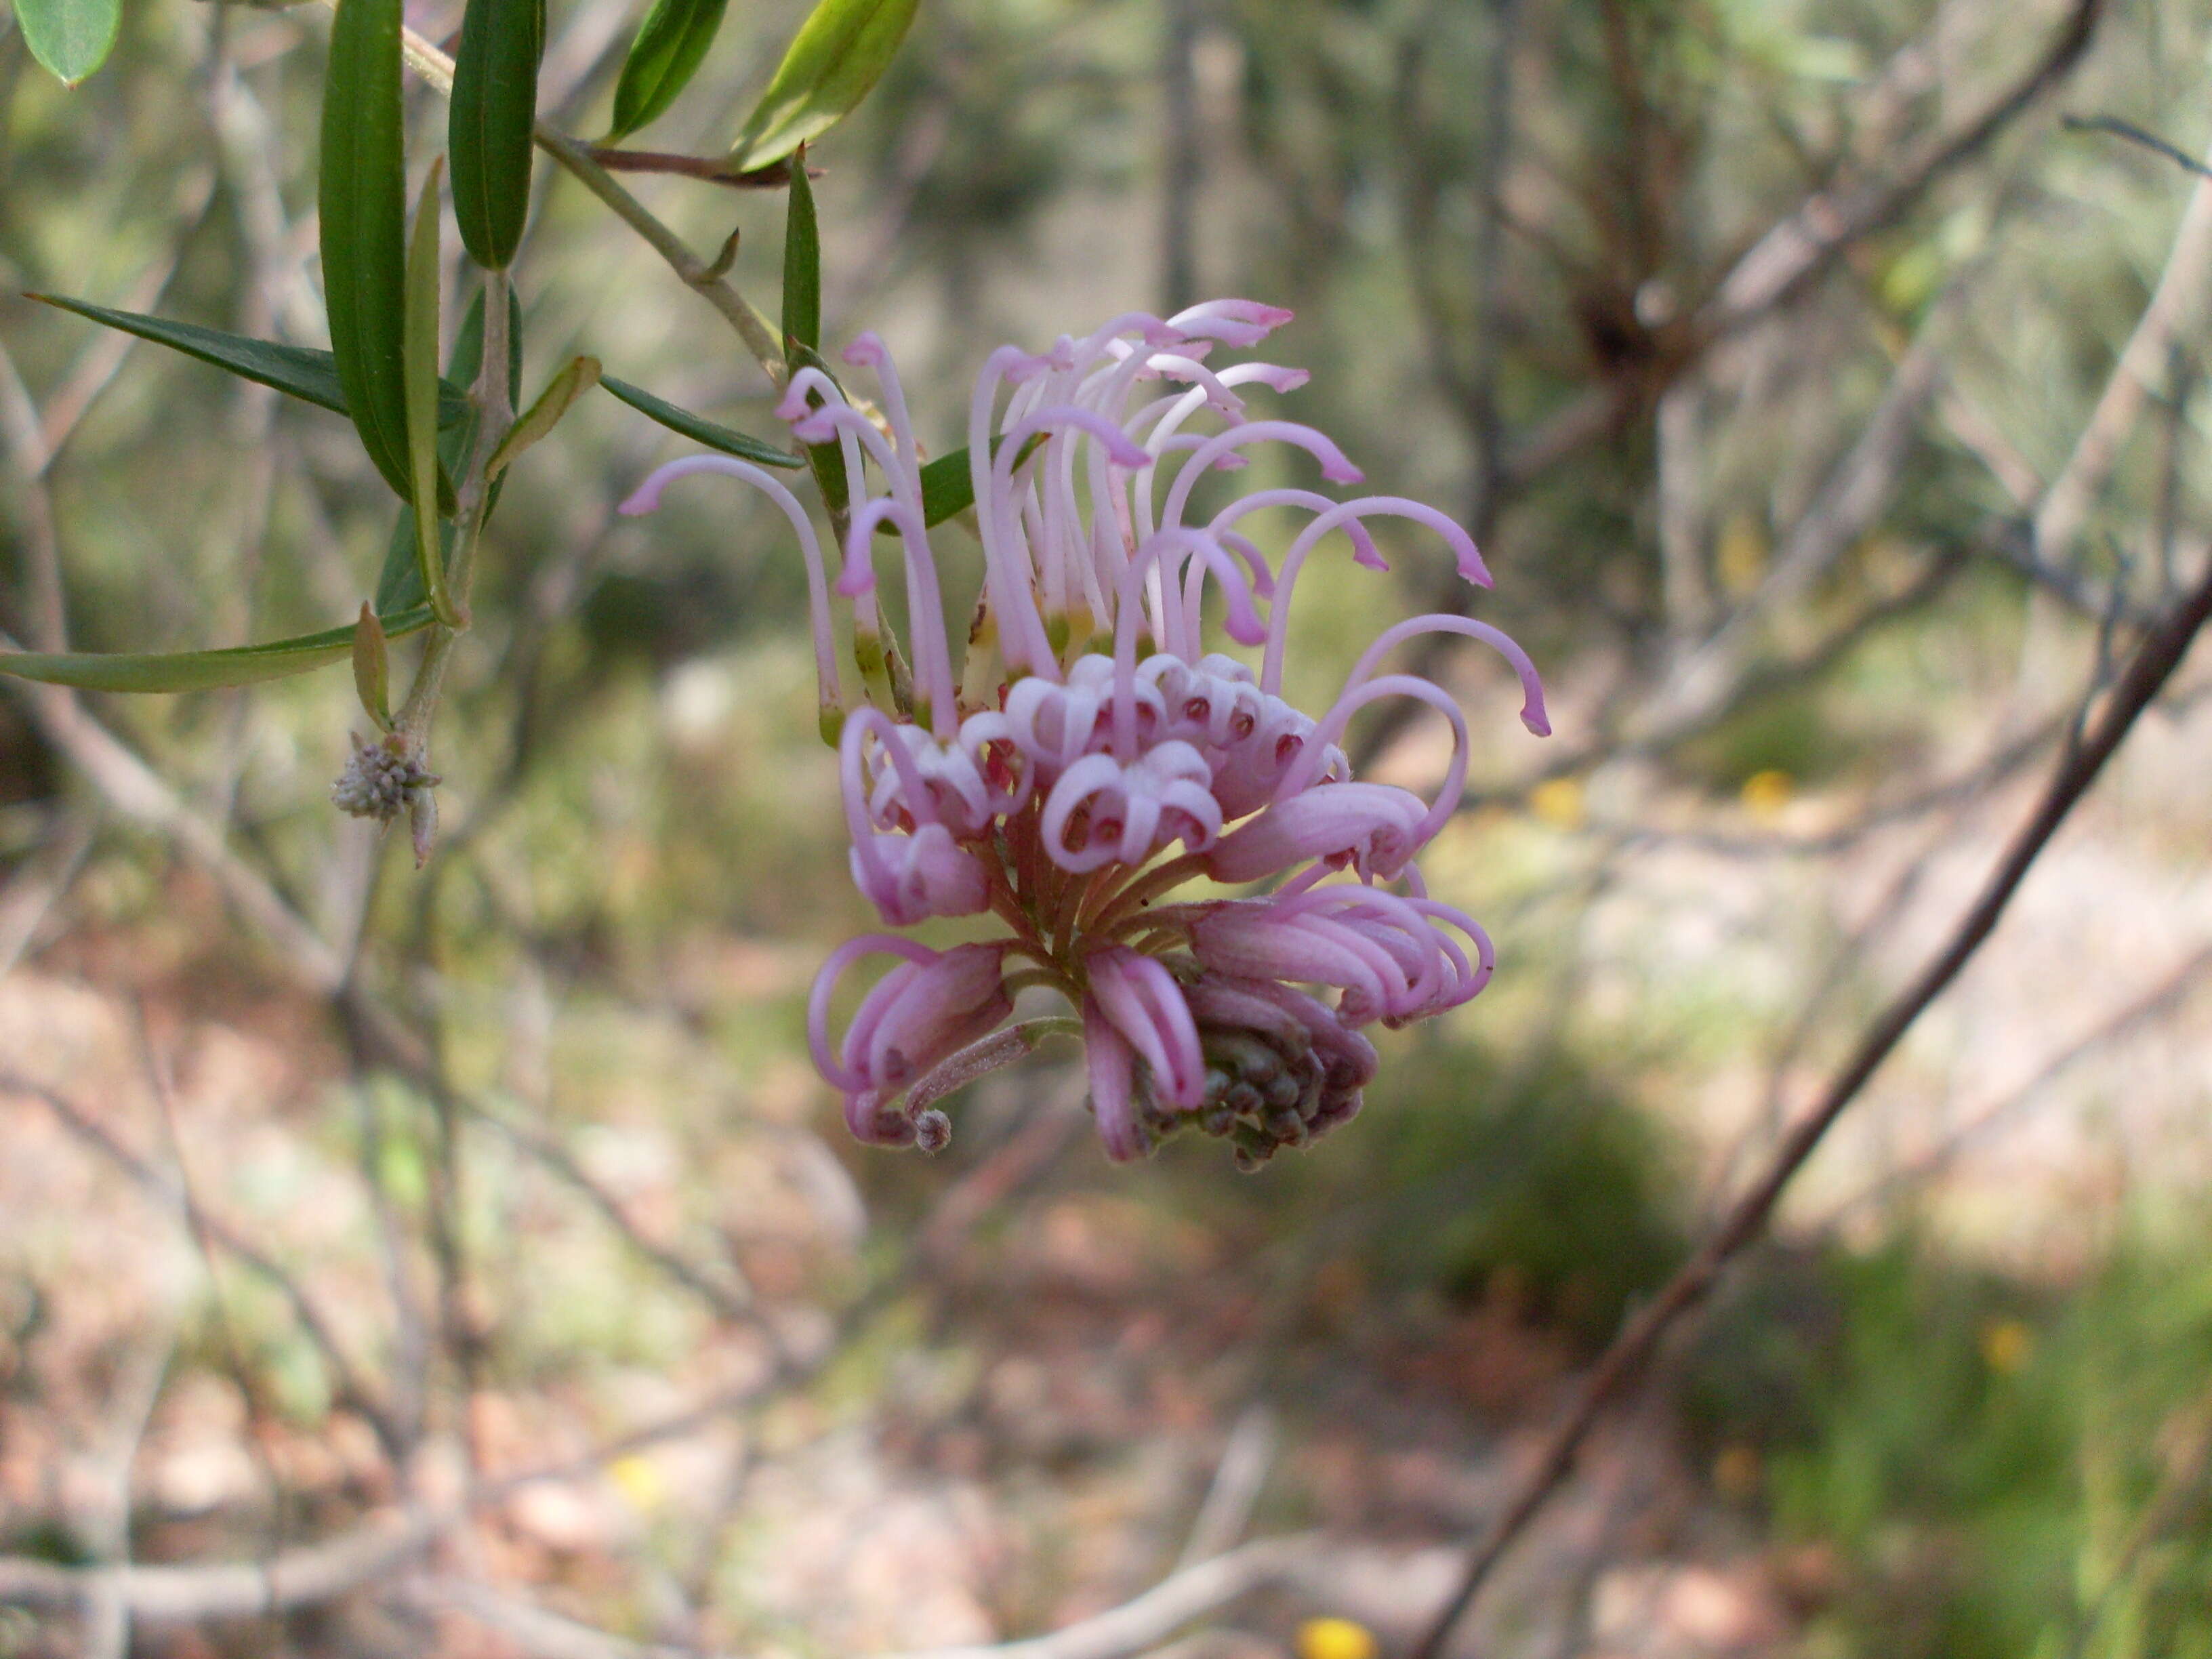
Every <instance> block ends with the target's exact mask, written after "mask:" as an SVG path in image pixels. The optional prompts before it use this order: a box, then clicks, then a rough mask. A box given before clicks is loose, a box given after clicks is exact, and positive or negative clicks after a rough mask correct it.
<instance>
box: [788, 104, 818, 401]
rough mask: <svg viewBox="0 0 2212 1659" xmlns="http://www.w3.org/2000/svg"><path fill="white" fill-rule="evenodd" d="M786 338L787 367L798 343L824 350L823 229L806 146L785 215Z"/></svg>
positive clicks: (797, 158) (802, 147) (794, 167)
mask: <svg viewBox="0 0 2212 1659" xmlns="http://www.w3.org/2000/svg"><path fill="white" fill-rule="evenodd" d="M783 341H784V347H783V349H784V356H785V361H786V364H787V366H790V363H789V359H790V354H791V348H792V346H793V343H797V344H799V345H802V346H804V347H805V348H806V349H808V350H809V351H819V350H821V349H822V232H821V228H820V226H819V225H817V223H816V222H815V218H814V186H813V185H811V184H810V183H809V182H808V181H807V178H806V146H805V145H804V144H801V145H800V146H799V151H798V154H797V155H796V156H795V157H794V158H793V161H792V164H791V197H790V201H789V204H788V205H787V208H786V210H785V212H784V217H783Z"/></svg>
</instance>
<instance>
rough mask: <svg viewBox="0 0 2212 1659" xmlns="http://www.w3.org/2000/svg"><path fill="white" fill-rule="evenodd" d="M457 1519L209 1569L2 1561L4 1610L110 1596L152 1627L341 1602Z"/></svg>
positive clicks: (363, 1530) (410, 1514)
mask: <svg viewBox="0 0 2212 1659" xmlns="http://www.w3.org/2000/svg"><path fill="white" fill-rule="evenodd" d="M460 1518H461V1512H460V1511H459V1510H442V1509H433V1508H430V1507H428V1506H427V1505H415V1506H410V1507H409V1508H406V1509H404V1510H399V1511H398V1512H397V1513H396V1514H394V1515H392V1516H386V1517H384V1518H382V1519H380V1520H376V1521H371V1522H365V1523H363V1524H362V1526H360V1527H358V1528H356V1529H354V1530H353V1531H350V1532H347V1533H343V1534H340V1535H338V1536H337V1537H336V1538H333V1539H330V1540H327V1541H325V1542H323V1543H319V1544H311V1545H307V1546H304V1547H301V1548H298V1549H290V1550H285V1551H283V1552H281V1553H278V1554H276V1555H274V1556H272V1557H270V1559H268V1560H266V1561H260V1562H247V1561H240V1562H225V1563H222V1564H221V1565H207V1566H189V1567H179V1566H160V1567H147V1566H120V1567H62V1566H56V1565H53V1564H52V1563H51V1562H46V1561H34V1560H27V1559H22V1558H20V1557H12V1556H11V1557H0V1607H6V1606H15V1607H40V1608H45V1609H47V1610H49V1611H52V1612H65V1611H67V1610H69V1609H70V1608H73V1607H81V1606H84V1605H86V1604H88V1601H90V1600H91V1599H92V1598H94V1597H109V1598H112V1599H113V1601H115V1602H117V1603H118V1604H119V1605H120V1606H121V1607H123V1608H124V1609H125V1611H126V1612H127V1613H129V1615H130V1616H131V1618H133V1619H137V1620H145V1621H146V1622H148V1623H151V1624H192V1623H197V1622H198V1621H201V1620H210V1619H252V1618H257V1617H261V1616H264V1615H266V1614H270V1613H285V1612H289V1611H290V1610H291V1609H293V1608H295V1607H313V1606H315V1605H317V1604H318V1603H320V1602H325V1601H334V1600H336V1599H337V1597H339V1596H341V1595H348V1594H349V1593H351V1592H352V1591H354V1590H357V1589H361V1588H362V1586H363V1585H364V1584H368V1583H374V1582H376V1581H377V1580H379V1579H382V1578H385V1577H389V1576H390V1575H391V1574H392V1572H394V1571H397V1570H398V1568H399V1567H400V1566H402V1565H404V1564H405V1563H406V1562H407V1561H408V1560H409V1559H411V1558H413V1557H414V1556H416V1555H418V1554H420V1553H422V1551H423V1550H424V1549H426V1548H428V1547H429V1546H430V1544H431V1543H432V1542H433V1541H435V1540H436V1539H437V1538H438V1537H439V1535H440V1534H442V1533H443V1532H445V1531H446V1530H447V1528H449V1527H451V1526H453V1524H454V1523H455V1522H457V1521H459V1519H460Z"/></svg>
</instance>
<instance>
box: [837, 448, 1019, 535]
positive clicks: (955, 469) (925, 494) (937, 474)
mask: <svg viewBox="0 0 2212 1659" xmlns="http://www.w3.org/2000/svg"><path fill="white" fill-rule="evenodd" d="M1044 437H1045V435H1044V434H1043V433H1042V432H1039V433H1036V434H1033V435H1031V436H1030V440H1029V441H1028V442H1026V443H1024V445H1023V446H1022V447H1021V453H1019V454H1018V455H1017V456H1015V458H1014V465H1016V466H1019V465H1021V464H1022V463H1023V462H1024V461H1026V460H1027V459H1029V458H1030V456H1032V455H1034V454H1035V453H1036V452H1037V448H1038V446H1040V445H1041V444H1042V443H1043V442H1044ZM991 453H992V454H993V455H994V456H995V455H997V453H999V441H998V440H997V439H996V438H994V439H992V440H991ZM973 506H975V479H974V478H973V477H970V476H969V468H968V450H967V447H966V446H965V445H963V446H962V447H960V448H958V449H956V450H954V451H953V452H952V453H951V454H950V455H939V457H938V458H937V459H935V460H933V461H926V462H924V463H923V464H922V468H921V517H922V521H923V522H924V523H925V524H930V525H940V524H943V523H944V522H945V520H947V519H949V518H951V516H952V515H953V514H954V513H965V512H966V511H967V510H968V509H969V507H973ZM896 527H897V526H895V525H893V524H891V523H890V521H889V520H885V521H884V523H882V524H880V525H878V526H876V530H877V533H878V534H879V535H889V534H890V533H892V532H894V531H895V530H896Z"/></svg>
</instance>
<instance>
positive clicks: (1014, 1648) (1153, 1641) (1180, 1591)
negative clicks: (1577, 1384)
mask: <svg viewBox="0 0 2212 1659" xmlns="http://www.w3.org/2000/svg"><path fill="white" fill-rule="evenodd" d="M1319 1554H1320V1543H1319V1541H1318V1540H1317V1539H1316V1538H1314V1537H1312V1536H1310V1535H1305V1536H1298V1537H1291V1538H1269V1539H1263V1540H1261V1541H1259V1542H1257V1543H1253V1544H1247V1545H1245V1546H1244V1547H1243V1548H1242V1549H1239V1550H1232V1551H1231V1552H1230V1553H1228V1554H1226V1555H1217V1556H1215V1557H1214V1558H1213V1559H1212V1560H1211V1561H1206V1562H1201V1563H1200V1565H1197V1566H1194V1567H1189V1568H1186V1569H1185V1570H1183V1571H1181V1572H1177V1573H1175V1574H1174V1575H1172V1576H1171V1577H1167V1578H1164V1579H1163V1580H1161V1581H1160V1582H1159V1583H1157V1584H1155V1585H1153V1586H1152V1589H1148V1590H1146V1592H1145V1593H1144V1594H1143V1595H1139V1596H1138V1597H1137V1598H1136V1599H1135V1600H1133V1601H1126V1602H1124V1603H1122V1604H1121V1606H1120V1607H1115V1608H1112V1609H1110V1610H1109V1611H1108V1612H1105V1613H1099V1614H1097V1616H1096V1617H1095V1618H1091V1619H1085V1620H1083V1621H1082V1622H1081V1623H1079V1624H1074V1625H1070V1626H1067V1628H1066V1629H1065V1630H1060V1631H1055V1632H1053V1633H1052V1634H1051V1635H1049V1636H1036V1637H1031V1638H1028V1639H1026V1640H1024V1641H1017V1642H1001V1643H997V1644H987V1645H982V1646H977V1647H965V1648H933V1649H930V1650H927V1651H924V1652H918V1653H907V1654H896V1655H892V1656H890V1659H1125V1656H1127V1655H1130V1654H1134V1653H1140V1652H1142V1651H1144V1650H1146V1649H1148V1648H1151V1647H1154V1646H1156V1645H1158V1644H1159V1643H1160V1642H1161V1641H1162V1640H1164V1638H1166V1637H1168V1636H1169V1635H1170V1634H1171V1633H1172V1632H1174V1631H1175V1630H1176V1627H1177V1626H1182V1625H1185V1624H1188V1622H1189V1621H1190V1620H1193V1619H1195V1618H1198V1617H1200V1615H1201V1614H1204V1613H1211V1612H1212V1611H1213V1609H1214V1608H1216V1607H1220V1606H1222V1605H1223V1604H1224V1603H1225V1602H1228V1601H1234V1600H1236V1599H1237V1597H1238V1596H1240V1595H1249V1594H1250V1593H1251V1592H1252V1591H1254V1590H1256V1589H1261V1588H1262V1587H1264V1586H1266V1585H1268V1584H1273V1583H1282V1582H1285V1581H1286V1580H1288V1579H1291V1578H1293V1577H1298V1576H1300V1575H1302V1574H1303V1573H1304V1572H1307V1571H1310V1570H1311V1568H1312V1567H1313V1565H1314V1563H1315V1561H1316V1559H1317V1558H1318V1557H1319ZM0 1593H4V1591H0ZM412 1599H414V1600H416V1601H420V1602H422V1603H424V1604H426V1605H428V1606H430V1607H440V1608H449V1609H451V1610H452V1611H453V1612H456V1613H466V1614H468V1615H469V1616H470V1617H471V1618H472V1619H475V1620H477V1621H478V1622H480V1623H482V1624H484V1625H487V1626H490V1627H491V1628H492V1629H494V1630H495V1631H498V1632H501V1633H502V1634H504V1635H506V1636H508V1637H510V1638H513V1640H514V1641H516V1642H517V1643H518V1644H520V1645H521V1647H522V1648H523V1650H525V1651H526V1652H527V1653H530V1654H531V1655H532V1656H534V1659H697V1653H698V1650H696V1649H693V1648H688V1647H671V1646H667V1645H665V1644H660V1643H648V1642H632V1641H629V1640H627V1639H625V1638H622V1637H619V1636H614V1635H611V1634H609V1633H608V1632H605V1631H602V1630H597V1629H594V1628H593V1627H592V1626H589V1625H586V1624H581V1623H579V1622H578V1621H577V1620H573V1619H567V1618H563V1617H562V1615H560V1614H559V1613H549V1612H547V1611H546V1610H545V1609H544V1608H543V1607H537V1606H535V1605H533V1604H532V1603H531V1602H528V1601H521V1600H520V1599H518V1598H516V1597H513V1596H510V1595H502V1594H501V1593H500V1592H499V1591H497V1590H495V1589H490V1588H489V1587H488V1586H485V1585H482V1584H471V1583H463V1582H458V1581H453V1580H444V1581H439V1582H435V1583H426V1584H421V1585H417V1586H416V1587H415V1589H414V1590H413V1592H412ZM709 1659H714V1656H709Z"/></svg>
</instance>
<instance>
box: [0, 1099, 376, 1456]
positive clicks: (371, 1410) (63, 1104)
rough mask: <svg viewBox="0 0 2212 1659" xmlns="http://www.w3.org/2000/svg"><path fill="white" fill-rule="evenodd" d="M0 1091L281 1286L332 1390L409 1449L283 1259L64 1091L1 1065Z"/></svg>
mask: <svg viewBox="0 0 2212 1659" xmlns="http://www.w3.org/2000/svg"><path fill="white" fill-rule="evenodd" d="M0 1092H4V1093H7V1094H13V1095H20V1096H21V1097H24V1098H25V1099H27V1100H37V1101H43V1102H44V1103H46V1107H47V1108H48V1109H50V1110H51V1111H52V1113H53V1114H54V1115H55V1116H56V1117H58V1118H59V1119H60V1120H61V1122H62V1126H63V1127H64V1128H66V1129H68V1130H69V1131H70V1133H72V1134H74V1135H76V1137H77V1139H80V1140H82V1141H83V1142H84V1143H85V1144H86V1145H88V1146H91V1147H92V1148H93V1149H94V1151H96V1152H100V1154H101V1155H102V1156H103V1157H105V1158H106V1159H107V1160H108V1161H109V1162H110V1163H112V1164H114V1165H115V1166H116V1167H117V1168H118V1169H119V1170H122V1171H123V1173H124V1174H125V1175H126V1176H130V1177H131V1180H132V1181H133V1182H136V1183H137V1185H138V1186H139V1187H140V1188H143V1190H144V1191H145V1192H147V1193H148V1194H150V1195H151V1196H152V1197H154V1198H155V1199H156V1200H159V1201H160V1202H161V1204H162V1205H163V1206H165V1207H167V1208H168V1209H170V1210H172V1211H173V1212H175V1213H176V1214H177V1215H178V1217H179V1219H181V1220H182V1221H183V1223H184V1224H185V1227H186V1228H187V1229H188V1230H189V1231H191V1232H192V1233H193V1234H194V1235H195V1236H196V1237H200V1238H203V1239H204V1240H206V1241H207V1242H208V1243H212V1244H215V1245H216V1246H219V1247H220V1248H221V1249H222V1250H223V1251H224V1253H225V1254H227V1255H230V1256H233V1257H234V1258H235V1259H236V1260H237V1261H239V1263H240V1265H241V1266H243V1267H246V1268H247V1269H248V1270H249V1271H250V1272H252V1273H253V1274H254V1276H255V1277H256V1278H258V1279H262V1280H263V1281H264V1282H265V1283H266V1284H268V1285H270V1287H271V1288H272V1289H274V1290H275V1291H276V1293H277V1294H278V1295H279V1296H281V1297H283V1299H284V1301H285V1304H286V1305H288V1306H289V1308H290V1309H291V1310H292V1317H293V1319H294V1320H295V1322H297V1323H298V1324H299V1327H300V1328H301V1331H302V1332H303V1333H304V1334H306V1336H307V1340H309V1341H311V1342H313V1344H314V1345H315V1347H316V1349H317V1351H318V1352H320V1353H321V1355H322V1356H323V1363H324V1364H325V1365H327V1366H328V1367H329V1368H330V1371H331V1393H332V1395H334V1396H335V1397H336V1398H337V1400H338V1401H340V1402H341V1403H343V1405H345V1406H346V1407H348V1408H349V1409H350V1410H352V1411H354V1412H356V1413H358V1414H359V1415H360V1416H361V1417H362V1419H363V1420H364V1421H366V1422H367V1423H368V1425H369V1426H370V1427H371V1428H372V1429H374V1431H376V1436H377V1438H378V1440H379V1441H380V1443H382V1445H383V1447H384V1448H385V1449H386V1452H387V1453H389V1454H391V1455H394V1456H395V1457H396V1456H397V1455H399V1454H400V1453H401V1452H402V1451H403V1450H404V1441H403V1439H402V1437H401V1436H400V1434H399V1430H398V1425H397V1424H396V1423H395V1422H394V1421H393V1420H392V1415H391V1413H390V1410H389V1408H388V1407H386V1404H385V1402H384V1401H383V1400H382V1398H381V1397H380V1395H378V1394H377V1393H376V1392H375V1391H374V1389H371V1388H370V1387H369V1385H368V1382H367V1381H366V1380H365V1379H364V1378H363V1376H362V1372H361V1370H360V1368H359V1367H358V1366H356V1364H354V1362H353V1359H352V1358H351V1357H350V1356H349V1354H348V1353H347V1352H346V1350H345V1347H344V1345H343V1344H342V1343H341V1342H340V1341H339V1340H338V1338H337V1331H336V1329H335V1328H333V1327H332V1325H331V1321H330V1318H329V1316H327V1315H325V1313H324V1311H323V1310H322V1309H321V1307H320V1306H319V1305H318V1304H317V1303H316V1302H315V1300H314V1298H313V1297H311V1296H309V1295H308V1294H307V1291H306V1290H305V1289H304V1288H303V1287H302V1286H301V1285H300V1283H299V1281H298V1280H297V1279H294V1278H293V1277H292V1275H291V1274H290V1273H289V1272H287V1271H286V1270H285V1268H284V1267H283V1266H282V1264H280V1263H279V1262H277V1261H276V1260H275V1259H274V1258H272V1257H271V1256H270V1255H269V1254H268V1253H267V1252H266V1251H264V1250H263V1249H261V1247H260V1246H258V1244H256V1243H253V1242H252V1240H251V1239H249V1238H247V1237H246V1236H245V1235H244V1234H242V1233H240V1232H239V1231H237V1230H236V1229H235V1228H234V1227H232V1226H231V1225H229V1224H228V1223H227V1222H225V1221H223V1220H222V1219H221V1218H219V1217H216V1216H213V1215H210V1214H209V1213H208V1212H207V1211H206V1210H205V1209H204V1208H203V1207H202V1206H200V1205H198V1204H197V1203H196V1202H195V1201H194V1200H193V1199H192V1197H191V1194H190V1193H189V1192H188V1191H185V1190H182V1189H180V1188H178V1187H177V1186H176V1185H175V1184H174V1183H173V1182H170V1181H169V1180H167V1178H166V1177H165V1176H162V1174H161V1171H160V1170H156V1169H155V1167H154V1166H153V1165H152V1164H149V1163H148V1162H147V1161H146V1160H145V1158H143V1157H141V1156H140V1155H139V1154H138V1153H137V1152H134V1151H133V1150H132V1149H131V1147H130V1146H126V1145H125V1144H124V1142H123V1140H122V1139H120V1138H119V1137H118V1135H117V1134H116V1133H115V1132H114V1131H113V1130H112V1129H110V1128H109V1127H107V1126H106V1124H104V1123H102V1122H101V1121H100V1120H99V1119H98V1118H97V1117H95V1116H94V1115H92V1114H91V1113H90V1112H88V1111H87V1110H85V1109H83V1108H82V1107H81V1106H79V1105H78V1104H77V1103H76V1102H75V1101H73V1100H71V1099H70V1097H68V1096H66V1095H64V1094H63V1093H62V1092H61V1091H59V1090H58V1089H50V1088H48V1087H47V1086H46V1085H44V1084H41V1083H37V1082H34V1081H33V1080H32V1079H29V1078H27V1077H23V1076H21V1075H19V1074H18V1073H15V1072H12V1071H9V1070H5V1069H0Z"/></svg>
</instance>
